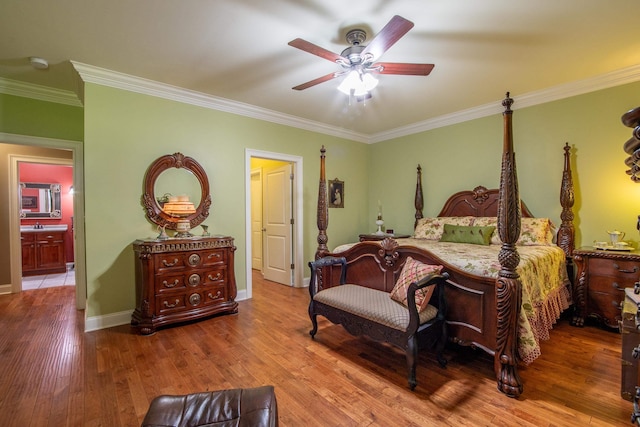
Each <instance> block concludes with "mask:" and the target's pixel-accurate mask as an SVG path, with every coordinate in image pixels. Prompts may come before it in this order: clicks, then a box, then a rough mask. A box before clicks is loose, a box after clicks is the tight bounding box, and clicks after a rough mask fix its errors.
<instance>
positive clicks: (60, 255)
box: [18, 152, 75, 291]
mask: <svg viewBox="0 0 640 427" xmlns="http://www.w3.org/2000/svg"><path fill="white" fill-rule="evenodd" d="M69 154H70V153H68V152H61V155H63V156H66V157H68V156H69ZM18 182H19V183H20V184H19V194H18V204H19V206H20V210H19V212H20V244H21V252H22V291H26V290H33V289H42V288H50V287H54V286H75V271H74V268H73V266H74V249H73V246H74V234H73V233H74V227H73V225H74V224H73V215H74V213H73V159H64V158H47V157H42V158H33V159H29V161H19V162H18Z"/></svg>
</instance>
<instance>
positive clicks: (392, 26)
mask: <svg viewBox="0 0 640 427" xmlns="http://www.w3.org/2000/svg"><path fill="white" fill-rule="evenodd" d="M412 28H413V22H411V21H409V20H406V19H404V18H403V17H402V16H398V15H396V16H394V17H393V18H391V21H389V22H388V23H387V25H385V26H384V28H382V30H380V32H379V33H378V34H376V36H375V37H374V38H373V39H372V40H371V41H370V42H369V44H368V45H367V46H366V47H365V48H364V50H363V51H362V53H361V55H362V56H364V55H366V54H370V55H372V57H373V59H374V60H375V59H378V58H380V57H381V56H382V54H383V53H385V52H386V51H387V49H389V48H390V47H391V46H393V45H394V44H395V42H397V41H398V40H400V38H401V37H402V36H404V35H405V34H407V32H408V31H409V30H410V29H412Z"/></svg>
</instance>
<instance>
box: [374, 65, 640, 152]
mask: <svg viewBox="0 0 640 427" xmlns="http://www.w3.org/2000/svg"><path fill="white" fill-rule="evenodd" d="M639 80H640V65H634V66H632V67H628V68H623V69H621V70H617V71H613V72H611V73H607V74H603V75H600V76H596V77H593V78H589V79H584V80H578V81H575V82H571V83H566V84H562V85H558V86H553V87H550V88H547V89H543V90H539V91H535V92H529V93H526V94H523V95H520V96H514V97H513V98H514V100H515V101H517V105H518V109H521V108H525V107H532V106H534V105H540V104H544V103H547V102H551V101H558V100H560V99H565V98H570V97H572V96H577V95H583V94H585V93H590V92H595V91H598V90H601V89H608V88H611V87H615V86H620V85H623V84H627V83H634V82H637V81H639ZM501 112H502V106H501V101H499V100H496V101H495V102H491V103H490V104H484V105H480V106H478V107H473V108H469V109H466V110H462V111H457V112H455V113H452V114H446V115H443V116H439V117H434V118H432V119H429V120H425V121H423V122H418V123H414V124H411V125H408V126H403V127H399V128H396V129H391V130H389V131H385V132H379V133H376V134H373V135H370V136H369V142H370V143H376V142H382V141H387V140H389V139H393V138H399V137H402V136H407V135H412V134H415V133H418V132H424V131H428V130H432V129H436V128H440V127H444V126H449V125H453V124H457V123H462V122H466V121H469V120H473V119H479V118H481V117H487V116H491V115H493V114H499V113H501Z"/></svg>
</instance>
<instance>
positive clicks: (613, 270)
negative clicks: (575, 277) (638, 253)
mask: <svg viewBox="0 0 640 427" xmlns="http://www.w3.org/2000/svg"><path fill="white" fill-rule="evenodd" d="M589 264H590V265H589V274H595V275H600V276H608V277H615V278H620V279H627V280H632V281H634V282H635V281H636V280H638V275H639V274H640V266H639V264H638V262H637V261H629V260H619V259H616V260H610V259H600V258H593V259H591V260H590V261H589Z"/></svg>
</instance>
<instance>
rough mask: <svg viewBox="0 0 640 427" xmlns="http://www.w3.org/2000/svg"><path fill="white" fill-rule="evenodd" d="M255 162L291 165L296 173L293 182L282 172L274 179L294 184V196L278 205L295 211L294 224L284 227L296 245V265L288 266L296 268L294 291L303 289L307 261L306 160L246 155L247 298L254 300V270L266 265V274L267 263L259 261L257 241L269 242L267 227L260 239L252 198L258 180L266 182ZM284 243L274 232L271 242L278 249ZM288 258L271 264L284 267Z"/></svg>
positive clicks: (292, 280) (292, 281)
mask: <svg viewBox="0 0 640 427" xmlns="http://www.w3.org/2000/svg"><path fill="white" fill-rule="evenodd" d="M252 159H266V160H272V161H278V162H284V163H283V164H284V165H288V167H290V168H291V169H292V171H293V178H292V179H291V180H290V181H289V180H288V173H287V172H282V171H280V172H278V173H276V175H274V177H278V176H279V177H280V178H279V179H275V180H273V182H276V181H280V184H283V181H284V178H287V182H290V186H291V187H290V190H289V193H290V194H291V196H290V197H287V198H286V201H285V200H284V199H285V197H284V196H282V200H281V201H280V202H278V203H279V206H280V207H282V206H284V205H283V204H284V203H288V204H289V206H290V211H291V214H290V217H291V218H292V221H291V222H289V221H287V224H282V225H283V226H285V225H287V226H288V228H289V229H290V232H291V237H290V238H291V242H292V243H291V255H290V256H289V257H288V258H289V259H291V260H292V262H291V261H287V262H291V264H292V265H291V266H290V267H292V268H291V271H292V273H291V275H290V277H291V278H290V280H289V282H290V283H289V285H290V286H294V287H301V286H302V283H303V270H304V266H303V261H302V260H303V246H302V157H299V156H292V155H288V154H281V153H271V152H266V151H259V150H251V149H247V150H246V151H245V188H246V192H245V196H246V218H245V230H246V233H245V236H246V247H245V252H246V258H245V259H246V278H247V295H246V298H251V295H252V284H253V283H252V282H253V280H252V275H253V268H254V267H256V266H257V265H259V264H262V269H263V270H264V268H265V259H264V258H265V257H263V256H261V257H256V251H255V250H254V248H255V247H256V245H254V240H256V239H261V240H262V241H263V242H264V241H265V240H268V239H265V238H264V232H263V230H262V229H263V228H267V227H264V226H263V225H262V226H260V236H258V233H257V232H256V229H257V228H258V226H257V225H256V221H255V217H256V215H255V213H256V212H257V211H258V208H257V207H256V205H255V204H254V203H253V201H252V197H251V194H252V189H255V188H256V187H257V184H256V180H257V179H258V177H260V178H261V179H263V180H264V176H263V175H261V174H260V173H259V171H257V170H255V169H253V170H252V166H251V164H252ZM280 187H282V186H281V185H280ZM261 188H262V186H261ZM262 191H264V190H262ZM260 210H263V209H262V208H261V209H260ZM278 211H279V210H278ZM283 215H284V216H286V214H283ZM279 218H280V219H282V218H283V217H279ZM280 222H283V221H280ZM283 239H287V237H280V236H279V235H278V234H277V232H274V233H273V238H272V239H270V240H271V241H272V242H275V243H276V245H277V244H279V243H278V242H282V241H283ZM286 257H287V256H286V255H285V256H284V257H283V258H282V259H279V260H276V262H273V260H272V262H271V264H274V265H278V264H279V265H283V263H284V262H285V261H286ZM256 258H260V261H259V262H255V263H254V261H256ZM256 268H257V267H256Z"/></svg>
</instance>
